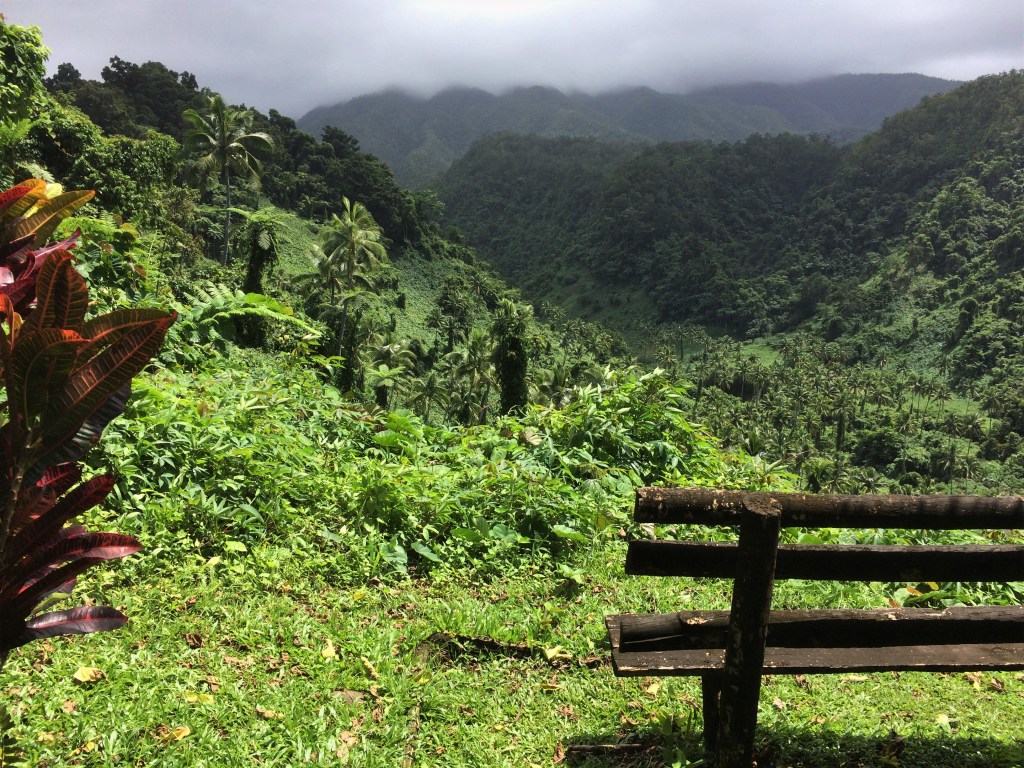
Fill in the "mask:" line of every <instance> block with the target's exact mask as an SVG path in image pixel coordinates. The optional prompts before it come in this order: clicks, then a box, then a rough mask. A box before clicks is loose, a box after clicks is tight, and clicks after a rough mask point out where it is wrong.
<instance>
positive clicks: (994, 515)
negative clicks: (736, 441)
mask: <svg viewBox="0 0 1024 768" xmlns="http://www.w3.org/2000/svg"><path fill="white" fill-rule="evenodd" d="M749 496H753V497H756V498H764V499H776V500H778V502H779V503H780V504H781V505H782V525H783V526H784V527H794V526H797V527H804V528H932V529H945V530H953V529H969V528H993V529H998V528H1024V497H1021V496H994V497H982V496H945V495H931V496H882V495H869V494H864V495H859V496H825V495H813V494H805V493H770V494H769V493H751V492H747V491H722V490H713V489H707V488H651V487H648V488H639V489H637V492H636V506H635V509H634V516H635V519H636V520H637V522H641V523H700V524H703V525H735V524H737V523H739V514H740V508H741V505H742V503H743V499H744V498H747V497H749Z"/></svg>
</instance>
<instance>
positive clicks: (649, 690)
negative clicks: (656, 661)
mask: <svg viewBox="0 0 1024 768" xmlns="http://www.w3.org/2000/svg"><path fill="white" fill-rule="evenodd" d="M660 690H661V681H660V680H655V681H654V682H652V683H651V684H650V685H648V686H647V687H646V688H644V693H646V694H647V695H648V696H652V697H654V698H657V696H658V691H660Z"/></svg>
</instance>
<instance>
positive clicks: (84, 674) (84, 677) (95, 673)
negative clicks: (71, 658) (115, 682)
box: [74, 667, 103, 683]
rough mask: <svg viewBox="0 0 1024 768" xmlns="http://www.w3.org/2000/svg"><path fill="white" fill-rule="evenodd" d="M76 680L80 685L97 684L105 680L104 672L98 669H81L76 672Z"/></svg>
mask: <svg viewBox="0 0 1024 768" xmlns="http://www.w3.org/2000/svg"><path fill="white" fill-rule="evenodd" d="M74 678H75V680H77V681H78V682H80V683H95V682H96V681H97V680H102V679H103V670H102V669H100V668H98V667H79V668H78V669H77V670H75V674H74Z"/></svg>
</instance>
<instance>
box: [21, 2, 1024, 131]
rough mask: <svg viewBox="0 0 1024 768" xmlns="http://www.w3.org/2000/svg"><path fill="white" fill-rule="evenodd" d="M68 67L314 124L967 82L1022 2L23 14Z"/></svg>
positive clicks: (299, 5)
mask: <svg viewBox="0 0 1024 768" xmlns="http://www.w3.org/2000/svg"><path fill="white" fill-rule="evenodd" d="M6 6H7V8H6V9H5V11H4V13H5V14H6V15H7V18H8V20H9V21H10V22H12V23H16V24H26V25H29V24H35V25H38V26H40V27H41V28H42V30H43V36H44V40H45V42H46V44H47V45H48V46H50V48H52V49H53V56H52V58H51V68H55V67H56V64H58V63H60V62H64V61H70V62H71V63H72V64H74V65H75V66H76V67H77V68H78V69H79V70H80V71H81V72H82V74H83V75H84V76H86V77H92V78H98V77H99V73H100V70H101V69H102V67H103V66H104V65H105V64H106V63H107V60H108V59H109V58H110V57H111V56H115V55H116V56H120V57H121V58H122V59H127V60H129V61H133V62H136V63H141V62H144V61H161V62H163V63H164V64H166V65H167V66H168V67H170V68H171V69H174V70H177V71H182V70H188V71H190V72H192V73H194V74H195V75H196V76H197V78H198V79H199V82H200V84H202V85H205V86H208V87H210V88H212V89H214V90H216V91H219V92H220V93H222V94H223V95H224V96H225V98H227V99H228V100H229V101H231V102H235V103H245V104H248V105H250V106H255V107H258V108H259V109H261V110H264V111H265V110H267V109H269V108H271V107H273V108H276V109H278V110H280V111H281V112H283V113H285V114H289V115H292V116H295V117H299V116H301V115H302V114H304V113H305V112H306V111H308V110H309V109H311V108H312V107H314V106H317V105H320V104H327V103H333V102H336V101H341V100H344V99H348V98H352V97H354V96H358V95H360V94H364V93H371V92H374V91H378V90H382V89H385V88H402V89H404V90H409V91H413V92H417V93H420V94H423V95H429V94H431V93H434V92H436V91H438V90H440V89H442V88H444V87H447V86H450V85H468V86H476V87H480V88H484V89H487V90H492V91H500V90H504V89H507V88H510V87H514V86H517V85H550V86H554V87H557V88H561V89H564V90H582V91H588V92H597V91H604V90H612V89H616V88H622V87H627V86H634V85H647V86H650V87H653V88H657V89H659V90H665V91H676V92H686V91H688V90H692V89H695V88H699V87H705V86H710V85H718V84H725V83H737V82H748V81H752V80H760V81H765V80H768V81H779V82H792V81H797V80H805V79H810V78H814V77H821V76H826V75H831V74H840V73H844V72H920V73H922V74H927V75H933V76H937V77H946V78H951V79H962V80H967V79H971V78H974V77H977V76H980V75H983V74H989V73H994V72H1001V71H1005V70H1008V69H1011V68H1018V67H1021V66H1024V6H1021V4H1020V2H1019V0H986V2H978V1H977V0H901V2H890V3H878V2H877V0H847V2H844V3H825V2H819V1H817V0H777V1H776V2H774V3H770V2H753V1H752V0H719V2H716V3H714V4H710V3H680V2H677V0H631V2H629V3H623V2H621V0H514V1H513V0H488V2H486V3H483V2H478V0H391V1H390V2H379V3H364V2H358V3H357V2H353V1H352V0H343V1H342V2H338V1H337V0H299V2H296V3H272V2H269V1H268V0H245V1H244V2H243V1H242V0H217V1H216V2H209V0H148V1H140V0H93V1H92V2H90V3H80V2H78V0H74V2H72V1H71V0H48V1H47V2H38V0H8V2H7V3H6Z"/></svg>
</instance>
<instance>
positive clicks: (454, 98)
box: [298, 74, 957, 187]
mask: <svg viewBox="0 0 1024 768" xmlns="http://www.w3.org/2000/svg"><path fill="white" fill-rule="evenodd" d="M956 85H957V83H956V82H953V81H950V80H942V79H939V78H934V77H925V76H924V75H917V74H899V75H887V74H881V75H842V76H838V77H829V78H824V79H820V80H813V81H809V82H805V83H799V84H795V85H773V84H770V83H753V84H749V85H742V86H729V87H719V88H712V89H708V90H704V91H699V92H695V93H691V94H688V95H685V96H684V95H679V94H670V93H659V92H658V91H654V90H652V89H650V88H632V89H628V90H623V91H618V92H613V93H605V94H600V95H597V96H591V95H587V94H582V93H573V94H565V93H562V92H560V91H557V90H555V89H553V88H541V87H533V88H518V89H515V90H512V91H509V92H507V93H504V94H502V95H499V96H496V95H494V94H491V93H488V92H486V91H482V90H479V89H470V88H453V89H449V90H446V91H443V92H442V93H439V94H437V95H436V96H433V97H431V98H429V99H423V98H418V97H416V96H411V95H409V94H405V93H400V92H397V91H388V92H385V93H379V94H373V95H368V96H360V97H358V98H355V99H352V100H351V101H348V102H344V103H341V104H336V105H333V106H325V107H318V108H317V109H314V110H312V111H311V112H309V113H308V114H306V115H305V116H304V117H302V118H301V119H300V120H299V121H298V125H299V127H300V128H301V129H303V130H306V131H309V132H311V133H314V134H319V133H320V131H321V130H323V128H324V127H325V126H328V125H332V126H335V127H338V128H341V129H342V130H344V131H346V132H347V133H350V134H352V135H353V136H355V137H356V138H357V139H358V140H359V142H360V144H361V146H363V147H364V148H365V149H366V150H367V151H368V152H371V153H373V154H375V155H377V156H378V157H380V158H381V159H382V160H383V161H384V162H386V163H387V164H388V165H389V166H390V167H391V168H392V169H393V170H394V172H395V176H396V177H397V178H398V180H399V181H400V182H402V183H403V184H406V185H408V186H412V187H421V186H424V185H427V184H429V183H430V182H432V181H433V180H434V179H435V178H436V177H437V176H439V175H440V174H441V173H442V172H444V170H446V169H447V168H448V166H449V165H451V163H452V161H453V160H455V159H456V158H457V157H460V156H461V155H463V154H464V153H465V152H466V150H467V149H468V148H469V147H470V145H471V144H472V143H473V142H474V141H475V140H476V139H478V138H481V137H482V136H486V135H488V134H491V133H495V132H509V133H524V134H535V135H538V136H547V137H557V136H575V137H589V138H596V139H599V140H602V141H618V142H623V141H638V142H639V141H683V140H689V139H712V140H727V141H736V140H739V139H742V138H745V137H746V136H749V135H751V134H753V133H763V134H769V135H774V134H779V133H799V134H810V133H818V134H822V135H827V136H831V137H833V138H835V139H837V140H840V141H846V140H850V139H855V138H858V137H860V136H863V135H864V134H866V133H869V132H870V131H872V130H875V129H877V128H878V127H879V126H880V125H881V123H882V120H883V119H884V118H885V117H886V116H888V115H892V114H895V113H896V112H899V111H900V110H903V109H906V108H908V107H911V106H913V105H915V104H917V103H918V102H919V101H920V100H921V99H922V98H923V97H924V96H928V95H931V94H934V93H940V92H945V91H948V90H950V89H951V88H954V87H956Z"/></svg>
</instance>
